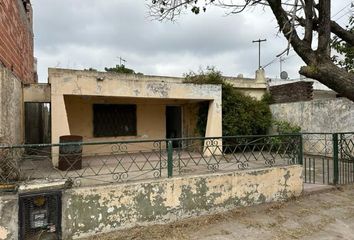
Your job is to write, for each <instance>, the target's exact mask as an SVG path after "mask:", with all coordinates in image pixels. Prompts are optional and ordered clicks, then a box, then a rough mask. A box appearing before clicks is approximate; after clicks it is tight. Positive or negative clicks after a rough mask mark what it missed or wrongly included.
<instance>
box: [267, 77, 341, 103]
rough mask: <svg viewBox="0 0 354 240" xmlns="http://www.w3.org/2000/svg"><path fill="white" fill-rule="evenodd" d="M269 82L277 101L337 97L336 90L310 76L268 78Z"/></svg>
mask: <svg viewBox="0 0 354 240" xmlns="http://www.w3.org/2000/svg"><path fill="white" fill-rule="evenodd" d="M268 84H269V88H270V92H271V94H272V95H273V97H274V98H275V100H276V103H281V102H299V101H310V100H317V99H333V98H336V97H337V93H336V92H334V91H333V90H331V89H330V88H328V87H326V86H325V85H323V84H322V83H320V82H319V81H317V80H314V79H309V78H300V79H277V78H275V79H268Z"/></svg>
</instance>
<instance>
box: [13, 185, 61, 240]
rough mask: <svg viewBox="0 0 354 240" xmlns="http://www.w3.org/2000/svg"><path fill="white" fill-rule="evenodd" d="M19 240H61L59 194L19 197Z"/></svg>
mask: <svg viewBox="0 0 354 240" xmlns="http://www.w3.org/2000/svg"><path fill="white" fill-rule="evenodd" d="M19 239H21V240H26V239H53V240H54V239H61V192H60V191H50V192H38V193H28V194H21V195H19Z"/></svg>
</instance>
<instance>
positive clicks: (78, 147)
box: [0, 134, 302, 185]
mask: <svg viewBox="0 0 354 240" xmlns="http://www.w3.org/2000/svg"><path fill="white" fill-rule="evenodd" d="M301 142H302V141H301V135H298V134H294V135H274V136H236V137H221V138H181V139H161V140H153V141H152V140H145V141H119V142H88V143H86V142H76V143H61V144H41V145H20V146H1V147H0V182H2V183H15V182H21V181H22V182H23V181H29V180H33V179H68V180H70V181H71V182H72V183H73V184H74V185H82V184H84V185H92V184H99V183H111V182H126V181H131V180H141V179H151V178H164V177H172V176H176V175H184V174H196V173H206V172H217V171H230V170H237V169H240V170H242V169H250V168H262V167H271V166H277V165H289V164H297V163H301V162H302V146H301Z"/></svg>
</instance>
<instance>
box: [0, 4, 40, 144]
mask: <svg viewBox="0 0 354 240" xmlns="http://www.w3.org/2000/svg"><path fill="white" fill-rule="evenodd" d="M0 33H1V34H0V143H7V144H18V143H23V140H24V124H23V122H24V121H23V119H24V104H23V94H22V85H23V84H27V83H34V82H36V77H35V76H36V74H35V66H34V56H33V29H32V7H31V3H30V1H29V0H11V1H9V0H8V1H1V2H0Z"/></svg>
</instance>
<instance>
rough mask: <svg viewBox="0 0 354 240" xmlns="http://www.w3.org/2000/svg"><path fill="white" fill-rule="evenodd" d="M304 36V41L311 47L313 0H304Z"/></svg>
mask: <svg viewBox="0 0 354 240" xmlns="http://www.w3.org/2000/svg"><path fill="white" fill-rule="evenodd" d="M304 9H305V18H306V21H305V37H304V42H305V43H306V44H307V45H308V46H309V47H310V48H311V44H312V36H313V35H312V31H313V0H305V6H304Z"/></svg>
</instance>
